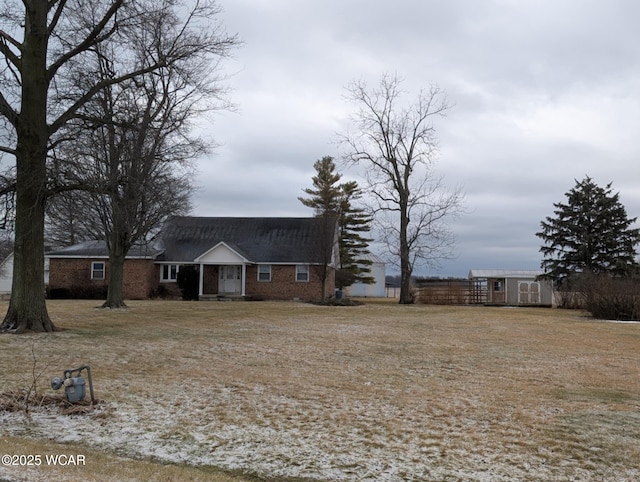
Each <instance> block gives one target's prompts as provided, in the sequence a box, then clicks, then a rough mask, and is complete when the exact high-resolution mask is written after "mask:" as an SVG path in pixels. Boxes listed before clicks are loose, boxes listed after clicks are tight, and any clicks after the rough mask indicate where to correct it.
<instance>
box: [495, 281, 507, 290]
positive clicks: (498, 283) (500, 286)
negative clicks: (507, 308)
mask: <svg viewBox="0 0 640 482" xmlns="http://www.w3.org/2000/svg"><path fill="white" fill-rule="evenodd" d="M493 291H504V286H503V284H502V280H498V279H497V280H494V281H493Z"/></svg>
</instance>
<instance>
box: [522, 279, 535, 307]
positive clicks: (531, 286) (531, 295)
mask: <svg viewBox="0 0 640 482" xmlns="http://www.w3.org/2000/svg"><path fill="white" fill-rule="evenodd" d="M518 304H521V305H537V304H540V283H538V282H535V281H533V282H529V281H519V282H518Z"/></svg>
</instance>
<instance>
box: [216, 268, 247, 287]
mask: <svg viewBox="0 0 640 482" xmlns="http://www.w3.org/2000/svg"><path fill="white" fill-rule="evenodd" d="M219 281H220V282H219V291H220V293H240V292H241V291H242V267H241V266H220V280H219Z"/></svg>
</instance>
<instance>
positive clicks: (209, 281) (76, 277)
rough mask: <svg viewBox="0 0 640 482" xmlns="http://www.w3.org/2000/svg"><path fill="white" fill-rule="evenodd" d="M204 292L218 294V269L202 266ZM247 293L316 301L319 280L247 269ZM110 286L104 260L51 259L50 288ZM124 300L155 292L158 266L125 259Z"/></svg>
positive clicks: (275, 268) (172, 286)
mask: <svg viewBox="0 0 640 482" xmlns="http://www.w3.org/2000/svg"><path fill="white" fill-rule="evenodd" d="M94 261H100V262H104V263H105V268H106V272H105V279H104V280H92V279H91V263H92V262H94ZM204 269H205V271H204V288H205V289H204V293H205V294H206V293H217V288H218V267H217V266H205V267H204ZM246 273H247V279H246V294H247V295H249V296H255V297H259V298H264V299H268V300H291V299H294V298H297V299H301V300H317V299H319V297H320V286H321V283H320V278H319V276H318V272H317V270H316V269H314V268H313V267H311V269H310V270H309V278H310V279H309V281H296V279H295V277H296V267H295V266H279V265H272V266H271V281H258V267H257V266H256V265H249V266H247V271H246ZM108 283H109V261H108V260H106V259H70V258H69V259H59V258H53V259H51V263H50V267H49V288H50V289H58V288H67V289H73V288H74V287H78V286H82V287H87V286H107V285H108ZM123 284H124V286H123V291H124V297H125V298H126V299H146V298H149V296H150V295H151V294H152V293H153V292H154V291H155V290H157V288H158V286H159V285H160V284H161V283H160V266H158V265H154V263H153V261H152V260H148V259H128V260H126V261H125V264H124V281H123ZM162 285H163V286H164V288H165V289H166V291H167V292H168V293H169V294H170V295H177V296H179V290H178V287H177V284H176V283H162ZM334 291H335V272H334V270H333V269H331V268H329V273H328V277H327V282H326V286H325V296H332V295H333V294H334Z"/></svg>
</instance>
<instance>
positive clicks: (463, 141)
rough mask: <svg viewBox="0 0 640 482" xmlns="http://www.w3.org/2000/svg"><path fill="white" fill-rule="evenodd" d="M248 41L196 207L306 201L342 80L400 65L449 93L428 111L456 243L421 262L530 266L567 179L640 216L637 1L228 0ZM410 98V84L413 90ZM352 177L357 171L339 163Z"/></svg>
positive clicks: (409, 81) (235, 25)
mask: <svg viewBox="0 0 640 482" xmlns="http://www.w3.org/2000/svg"><path fill="white" fill-rule="evenodd" d="M222 6H223V7H224V8H225V10H226V11H225V14H224V16H223V21H224V23H225V24H226V26H227V29H228V30H229V31H232V32H236V31H237V32H238V33H239V34H240V36H241V37H242V38H243V39H244V40H245V42H246V44H245V46H244V47H242V49H240V50H239V51H237V52H236V56H235V59H234V60H233V61H231V62H229V63H228V64H227V70H228V71H229V72H230V73H235V75H234V76H233V77H232V78H231V81H230V83H231V86H232V88H233V89H234V92H233V93H232V100H233V101H234V102H235V103H236V104H238V106H239V109H238V113H237V114H223V115H220V116H218V117H217V119H216V122H215V124H214V125H213V127H212V128H211V133H212V134H214V137H215V139H216V140H217V141H220V142H222V143H223V145H222V146H221V147H220V148H218V149H217V151H216V153H215V155H213V156H211V157H210V158H208V159H206V160H203V162H202V163H201V165H200V178H199V179H200V185H201V189H200V190H199V192H198V196H197V198H196V199H195V203H194V204H195V206H196V207H195V214H198V215H258V216H259V215H265V216H266V215H290V216H304V215H310V214H311V213H310V210H309V209H308V208H305V207H304V206H302V205H301V204H300V203H299V202H298V201H297V197H298V196H300V195H301V190H302V189H303V188H304V187H309V186H310V183H311V176H312V175H313V162H314V161H315V160H316V159H319V158H321V157H322V156H324V155H333V156H336V157H337V156H338V155H339V149H338V147H337V146H336V145H335V143H334V141H335V139H336V137H335V134H336V133H337V132H344V130H345V129H346V128H347V127H348V118H349V113H350V112H351V111H352V110H353V106H352V105H349V104H348V103H347V102H345V100H344V86H345V85H346V84H347V83H348V82H349V81H351V80H353V79H358V78H362V79H366V80H367V81H369V82H371V83H375V82H376V81H377V80H378V79H379V78H380V76H381V75H382V74H383V73H384V72H397V73H398V74H399V75H400V76H402V77H403V78H404V79H405V83H404V87H405V88H406V90H407V91H408V92H409V93H413V94H415V93H416V92H417V90H418V89H420V88H425V87H428V86H429V85H430V84H437V85H439V86H440V87H442V88H443V89H445V90H446V92H447V95H448V97H449V99H450V100H451V102H452V103H453V104H455V106H454V108H453V109H452V110H451V111H450V112H449V115H448V116H447V117H446V118H444V119H442V120H441V121H439V122H438V124H437V128H438V133H439V139H440V144H441V151H440V156H439V159H438V164H437V170H438V172H439V173H440V174H442V175H444V177H445V181H446V182H448V183H449V184H450V185H462V186H463V188H464V190H465V191H466V193H467V208H468V211H469V212H468V213H467V214H465V215H463V216H460V217H459V218H458V219H456V220H454V221H453V222H452V229H453V230H454V231H455V232H456V233H457V237H458V246H457V250H456V252H457V255H458V258H457V259H456V260H453V261H448V262H444V263H442V265H441V268H440V269H439V270H430V271H428V272H427V271H425V272H424V273H423V274H439V275H464V274H466V272H467V271H468V270H469V269H470V268H474V267H484V268H501V267H512V268H537V267H538V266H539V263H540V255H539V253H538V248H539V240H538V239H537V238H536V237H535V232H536V230H537V229H538V228H539V223H540V221H541V220H542V219H543V218H544V217H545V216H547V215H551V214H552V212H553V203H554V202H558V201H562V200H563V199H564V193H565V192H566V191H567V190H569V189H570V188H571V187H573V184H574V179H581V178H583V177H584V175H586V174H588V175H590V176H592V177H593V178H594V180H595V181H596V182H598V183H599V184H602V185H604V184H606V183H608V182H613V187H614V189H615V190H616V191H620V193H621V200H622V202H623V203H624V204H625V206H626V207H627V211H628V213H629V215H630V216H632V217H633V216H637V215H640V189H639V188H638V179H639V175H640V168H639V167H638V157H639V154H640V140H639V137H638V135H637V133H638V132H639V131H640V30H638V29H637V26H636V21H637V18H638V17H639V16H640V4H638V3H637V2H634V1H630V0H629V1H625V0H612V1H609V2H602V1H596V0H566V1H563V2H557V1H553V2H552V1H550V0H541V1H538V2H533V3H532V2H519V1H515V0H495V1H485V2H477V1H474V0H454V1H451V2H440V1H417V0H414V1H411V0H401V1H397V2H382V1H378V0H373V1H371V0H369V1H356V0H352V1H347V2H345V1H340V2H338V1H336V0H329V1H327V0H325V1H322V2H321V1H319V0H308V1H305V2H296V1H294V0H270V1H269V2H267V1H264V0H234V1H233V2H231V1H228V2H226V3H225V2H224V1H223V2H222ZM408 99H411V96H410V95H409V97H408ZM343 173H344V174H345V177H346V176H349V177H355V176H357V173H356V172H355V171H354V172H350V171H346V170H344V169H343Z"/></svg>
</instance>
